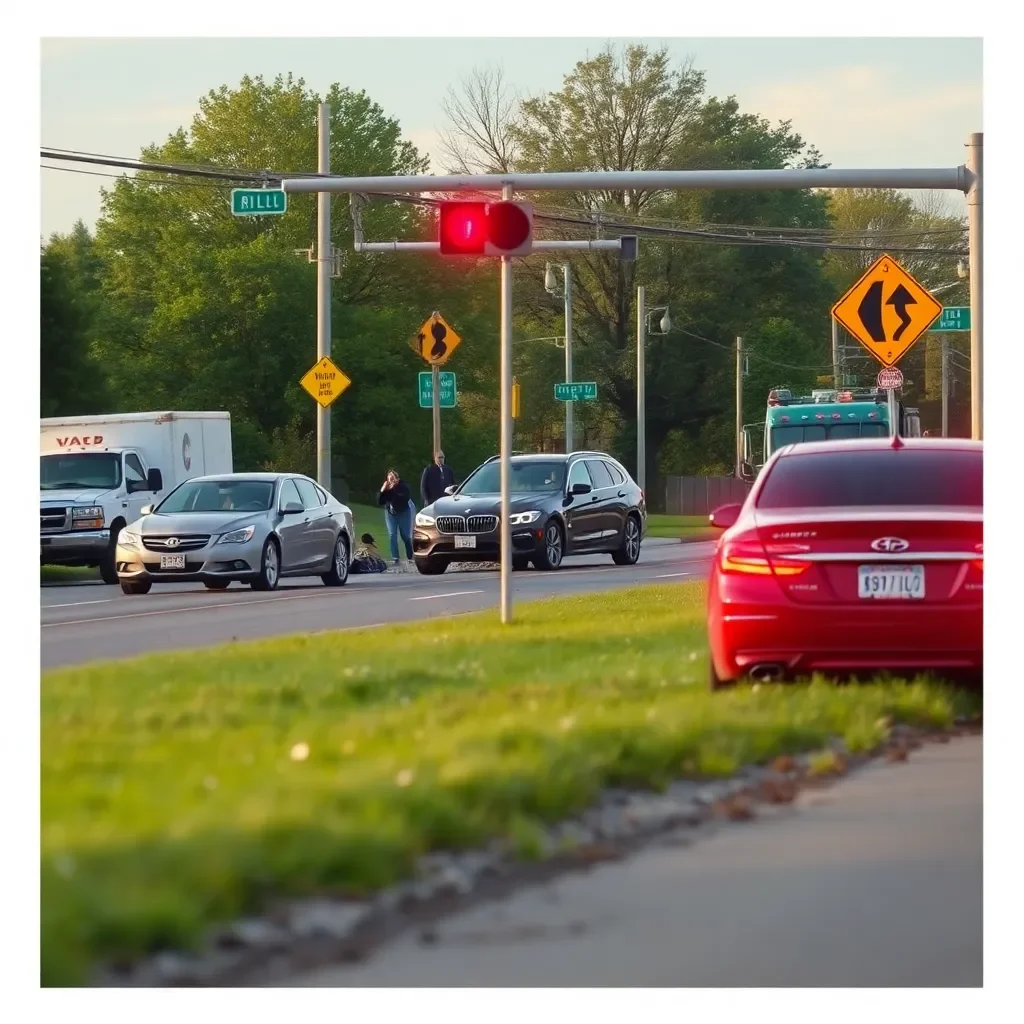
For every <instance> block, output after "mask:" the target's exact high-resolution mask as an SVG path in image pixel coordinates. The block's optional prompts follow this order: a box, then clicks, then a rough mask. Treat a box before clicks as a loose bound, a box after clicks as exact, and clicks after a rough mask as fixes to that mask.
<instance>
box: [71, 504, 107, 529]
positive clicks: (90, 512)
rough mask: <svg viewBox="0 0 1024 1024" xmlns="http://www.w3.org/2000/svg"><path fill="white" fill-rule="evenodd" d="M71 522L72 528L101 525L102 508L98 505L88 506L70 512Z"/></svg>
mask: <svg viewBox="0 0 1024 1024" xmlns="http://www.w3.org/2000/svg"><path fill="white" fill-rule="evenodd" d="M71 522H72V524H73V525H74V526H95V527H100V526H102V525H103V508H102V506H100V505H88V506H83V507H80V508H73V509H72V510H71Z"/></svg>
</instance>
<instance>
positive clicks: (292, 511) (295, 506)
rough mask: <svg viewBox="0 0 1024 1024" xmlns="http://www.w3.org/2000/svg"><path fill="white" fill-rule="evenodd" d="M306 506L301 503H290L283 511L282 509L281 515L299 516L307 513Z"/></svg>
mask: <svg viewBox="0 0 1024 1024" xmlns="http://www.w3.org/2000/svg"><path fill="white" fill-rule="evenodd" d="M305 511H306V508H305V506H304V505H303V504H302V503H301V502H299V501H289V502H286V503H285V506H284V508H283V509H281V515H283V516H297V515H298V514H299V513H300V512H305Z"/></svg>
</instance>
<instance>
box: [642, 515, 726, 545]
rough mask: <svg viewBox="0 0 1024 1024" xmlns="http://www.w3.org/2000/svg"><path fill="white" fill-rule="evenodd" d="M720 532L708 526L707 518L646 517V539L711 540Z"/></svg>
mask: <svg viewBox="0 0 1024 1024" xmlns="http://www.w3.org/2000/svg"><path fill="white" fill-rule="evenodd" d="M721 532H722V531H721V530H716V529H715V528H714V527H712V526H708V517H707V516H669V515H662V514H657V513H651V514H650V515H648V516H647V536H648V537H679V538H680V539H681V540H694V541H696V540H712V539H715V538H717V537H718V536H720V535H721Z"/></svg>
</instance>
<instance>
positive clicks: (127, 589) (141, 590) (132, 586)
mask: <svg viewBox="0 0 1024 1024" xmlns="http://www.w3.org/2000/svg"><path fill="white" fill-rule="evenodd" d="M152 589H153V581H152V580H121V590H122V591H124V593H126V594H148V593H149V592H150V590H152Z"/></svg>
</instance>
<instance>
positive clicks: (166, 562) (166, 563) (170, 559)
mask: <svg viewBox="0 0 1024 1024" xmlns="http://www.w3.org/2000/svg"><path fill="white" fill-rule="evenodd" d="M160 568H161V569H184V568H185V556H184V555H161V556H160Z"/></svg>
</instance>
